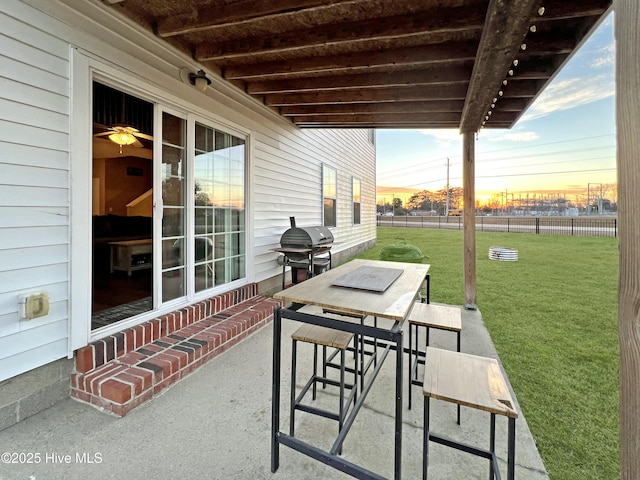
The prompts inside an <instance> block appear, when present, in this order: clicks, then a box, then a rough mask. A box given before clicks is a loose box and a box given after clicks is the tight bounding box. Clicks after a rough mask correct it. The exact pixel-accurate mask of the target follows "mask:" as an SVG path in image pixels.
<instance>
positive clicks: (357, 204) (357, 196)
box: [353, 178, 360, 225]
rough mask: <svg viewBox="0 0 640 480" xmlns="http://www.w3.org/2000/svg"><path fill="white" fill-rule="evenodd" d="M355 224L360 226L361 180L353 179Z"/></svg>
mask: <svg viewBox="0 0 640 480" xmlns="http://www.w3.org/2000/svg"><path fill="white" fill-rule="evenodd" d="M353 224H354V225H360V179H359V178H354V179H353Z"/></svg>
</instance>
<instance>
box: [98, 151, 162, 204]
mask: <svg viewBox="0 0 640 480" xmlns="http://www.w3.org/2000/svg"><path fill="white" fill-rule="evenodd" d="M93 163H94V176H96V174H97V176H98V177H101V178H100V182H99V183H100V184H101V185H103V186H104V188H103V189H102V191H104V195H102V194H101V195H100V201H101V202H102V204H103V206H102V207H101V208H99V210H100V211H101V212H103V214H113V215H123V216H124V215H126V214H127V207H126V205H127V204H128V203H129V202H131V201H132V200H134V199H135V198H137V197H138V196H140V195H142V194H143V193H145V192H147V191H148V190H149V189H150V188H152V186H153V161H152V160H147V159H143V158H136V157H120V158H107V159H94V162H93ZM102 166H103V168H101V167H102ZM131 169H134V171H135V172H136V173H140V174H141V175H132V174H131V173H132V171H131Z"/></svg>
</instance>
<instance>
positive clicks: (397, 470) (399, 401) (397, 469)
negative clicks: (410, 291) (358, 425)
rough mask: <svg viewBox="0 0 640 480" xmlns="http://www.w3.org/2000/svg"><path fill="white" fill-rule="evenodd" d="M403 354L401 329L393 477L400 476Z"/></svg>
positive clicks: (398, 338) (399, 335) (398, 341)
mask: <svg viewBox="0 0 640 480" xmlns="http://www.w3.org/2000/svg"><path fill="white" fill-rule="evenodd" d="M403 356H404V345H403V334H402V330H400V331H399V332H398V335H397V340H396V426H395V435H396V438H395V468H394V478H395V479H396V480H400V479H401V478H402V379H403V369H402V358H403Z"/></svg>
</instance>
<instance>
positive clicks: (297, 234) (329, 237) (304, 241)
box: [280, 226, 333, 248]
mask: <svg viewBox="0 0 640 480" xmlns="http://www.w3.org/2000/svg"><path fill="white" fill-rule="evenodd" d="M332 243H333V234H332V233H331V230H329V229H328V228H327V227H323V226H317V227H293V228H290V229H289V230H287V231H286V232H284V233H283V234H282V237H281V238H280V245H281V246H282V247H284V248H317V247H326V246H329V245H331V244H332Z"/></svg>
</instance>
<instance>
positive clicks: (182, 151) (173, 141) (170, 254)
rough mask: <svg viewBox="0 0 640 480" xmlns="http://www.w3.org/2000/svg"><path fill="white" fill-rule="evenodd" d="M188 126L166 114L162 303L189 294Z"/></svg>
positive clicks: (164, 124)
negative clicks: (187, 234)
mask: <svg viewBox="0 0 640 480" xmlns="http://www.w3.org/2000/svg"><path fill="white" fill-rule="evenodd" d="M186 127H187V122H186V121H185V120H184V119H182V118H179V117H176V116H174V115H171V114H169V113H167V112H163V113H162V165H161V179H162V205H163V207H162V302H167V301H169V300H173V299H175V298H180V297H183V296H185V295H186V294H187V284H186V281H187V276H186V273H185V272H186V259H187V242H186V230H187V229H186V210H185V207H186V161H187V160H186V145H185V141H186V137H187V135H186Z"/></svg>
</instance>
